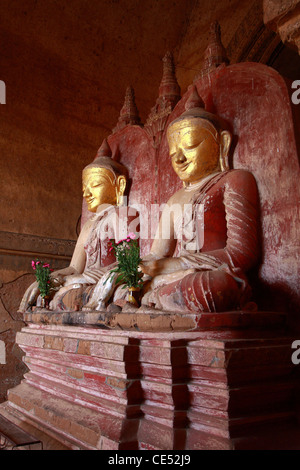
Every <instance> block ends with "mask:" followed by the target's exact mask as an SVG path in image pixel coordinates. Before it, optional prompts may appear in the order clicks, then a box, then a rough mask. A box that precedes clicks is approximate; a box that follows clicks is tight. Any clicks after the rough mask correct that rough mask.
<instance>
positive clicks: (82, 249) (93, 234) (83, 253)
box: [19, 140, 128, 312]
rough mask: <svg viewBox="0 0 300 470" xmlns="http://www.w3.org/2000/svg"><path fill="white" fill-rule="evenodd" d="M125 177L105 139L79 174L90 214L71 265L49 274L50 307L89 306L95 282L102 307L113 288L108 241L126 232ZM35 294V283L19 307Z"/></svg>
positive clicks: (24, 306)
mask: <svg viewBox="0 0 300 470" xmlns="http://www.w3.org/2000/svg"><path fill="white" fill-rule="evenodd" d="M127 180H128V173H127V169H126V168H125V167H124V166H123V165H121V164H120V163H118V162H116V161H115V160H113V159H112V158H111V150H110V148H109V146H108V143H107V141H106V140H105V141H104V142H103V144H102V146H101V147H100V149H99V151H98V154H97V157H96V159H95V160H94V161H93V162H92V163H90V164H89V165H87V166H86V167H85V168H84V169H83V173H82V189H83V197H84V199H85V200H86V202H87V208H88V210H89V211H90V212H92V213H93V216H92V217H91V218H89V219H88V220H87V221H86V222H85V224H84V225H83V227H82V230H81V232H80V235H79V237H78V240H77V243H76V246H75V249H74V253H73V256H72V259H71V262H70V265H69V266H68V267H66V268H64V269H60V270H57V271H55V272H53V273H52V275H51V277H52V282H53V284H54V285H55V286H56V289H58V290H57V291H56V293H55V295H54V297H53V299H52V300H51V302H50V309H52V310H69V311H72V310H80V309H82V307H83V306H86V307H88V305H89V300H90V298H91V295H92V293H93V290H94V288H95V286H96V285H97V283H98V287H97V296H98V297H97V305H98V307H99V308H100V307H104V306H105V304H106V302H107V301H108V299H109V297H110V295H111V294H112V291H113V282H110V280H109V278H110V277H109V276H108V274H109V272H110V270H111V269H112V267H113V265H114V263H115V257H114V255H113V254H112V252H111V251H110V240H115V241H118V240H119V239H120V238H122V237H124V233H125V235H126V233H127V223H128V220H127V218H126V217H127V216H126V214H127V212H126V211H125V212H126V213H125V212H124V211H120V206H121V205H122V203H123V197H124V193H125V189H126V185H127ZM122 214H123V215H122ZM124 224H126V225H124ZM104 277H106V278H107V279H108V280H107V282H103V288H102V290H101V292H100V287H99V280H101V279H102V278H104ZM38 295H39V290H38V286H37V283H36V282H35V283H33V284H32V285H31V286H30V287H29V288H28V289H27V291H26V292H25V294H24V296H23V299H22V301H21V305H20V308H19V310H20V311H22V312H24V311H26V310H27V309H28V307H30V306H31V305H33V304H34V303H35V302H36V299H37V297H38Z"/></svg>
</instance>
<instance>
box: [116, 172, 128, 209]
mask: <svg viewBox="0 0 300 470" xmlns="http://www.w3.org/2000/svg"><path fill="white" fill-rule="evenodd" d="M126 184H127V181H126V178H125V176H124V175H120V176H118V178H117V182H116V192H117V205H118V206H120V205H122V201H123V195H124V192H125V189H126Z"/></svg>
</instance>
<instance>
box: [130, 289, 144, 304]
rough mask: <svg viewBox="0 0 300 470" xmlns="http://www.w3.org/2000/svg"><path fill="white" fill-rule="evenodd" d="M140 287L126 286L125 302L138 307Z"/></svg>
mask: <svg viewBox="0 0 300 470" xmlns="http://www.w3.org/2000/svg"><path fill="white" fill-rule="evenodd" d="M140 290H141V289H140V287H128V297H127V302H129V303H130V304H133V305H135V306H136V307H139V300H140Z"/></svg>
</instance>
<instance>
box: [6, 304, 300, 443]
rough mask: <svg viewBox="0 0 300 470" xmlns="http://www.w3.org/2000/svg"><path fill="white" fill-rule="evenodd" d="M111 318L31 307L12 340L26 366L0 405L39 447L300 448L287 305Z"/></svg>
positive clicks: (295, 374) (124, 315)
mask: <svg viewBox="0 0 300 470" xmlns="http://www.w3.org/2000/svg"><path fill="white" fill-rule="evenodd" d="M81 315H82V314H81ZM170 315H171V314H170ZM177 317H178V318H177ZM119 320H120V321H119V323H118V324H117V323H116V324H115V328H114V329H112V328H111V327H110V326H109V324H111V322H113V321H115V322H117V315H115V316H114V315H112V316H111V317H110V319H107V318H106V319H105V318H104V317H103V314H102V316H101V314H99V313H94V314H91V315H90V316H87V317H86V319H85V322H83V321H82V318H80V317H79V315H78V313H77V312H74V313H65V314H62V315H58V314H55V313H54V314H53V313H49V312H47V311H45V310H44V311H40V312H36V313H35V314H28V315H27V322H28V326H26V327H25V328H23V329H22V331H21V332H19V333H18V335H17V343H18V344H19V346H20V347H21V349H22V350H23V351H24V352H25V359H24V360H25V362H26V364H27V366H28V368H29V372H28V373H27V374H26V375H25V377H24V380H23V381H22V382H21V383H20V385H18V386H16V387H15V388H13V389H11V390H9V393H8V400H7V401H6V402H5V403H3V404H2V405H1V406H0V413H1V414H3V415H4V416H6V417H9V419H11V420H12V421H14V422H15V423H16V424H18V425H19V426H21V427H23V429H26V430H27V431H30V433H31V434H33V435H35V436H37V437H38V438H39V439H42V440H43V444H44V448H46V449H47V448H48V449H56V448H68V449H78V448H79V449H101V450H104V449H111V450H117V449H126V450H129V449H153V450H156V449H161V450H173V449H176V450H196V449H247V448H250V449H273V448H274V449H293V448H298V449H299V448H300V444H299V443H300V439H299V429H300V428H298V427H297V400H296V399H297V387H299V380H298V376H299V370H298V369H299V366H297V365H294V364H293V362H292V353H293V352H294V350H293V349H292V343H293V341H294V340H295V339H297V338H296V337H293V336H292V335H291V334H290V333H289V332H288V330H287V329H286V328H285V316H284V315H281V314H278V313H273V312H264V313H262V312H255V313H254V312H229V313H222V314H199V315H190V316H185V317H183V318H181V322H180V321H179V320H180V316H178V315H174V314H172V318H171V316H170V317H169V318H168V315H167V314H166V315H159V314H154V313H153V312H152V313H151V312H150V313H148V314H147V313H144V314H142V313H140V314H137V313H132V314H130V313H127V314H123V318H122V316H120V317H119ZM37 321H38V323H35V322H37ZM65 322H68V324H64V323H65ZM80 322H81V324H80ZM187 322H189V327H188V331H183V329H184V328H185V327H187ZM157 324H160V325H161V332H157V331H153V330H152V328H153V326H155V325H157ZM126 325H127V329H126V330H125V329H122V328H125V326H126ZM298 396H299V394H298ZM298 401H299V400H298Z"/></svg>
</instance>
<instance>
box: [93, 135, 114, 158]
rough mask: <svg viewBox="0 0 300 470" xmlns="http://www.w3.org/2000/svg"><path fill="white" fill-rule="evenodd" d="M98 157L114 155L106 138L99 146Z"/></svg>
mask: <svg viewBox="0 0 300 470" xmlns="http://www.w3.org/2000/svg"><path fill="white" fill-rule="evenodd" d="M98 157H110V158H111V157H112V151H111V148H110V146H109V144H108V142H107V139H106V138H105V139H104V140H103V142H102V144H101V146H100V147H99V149H98V152H97V155H96V157H95V159H96V158H98Z"/></svg>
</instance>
